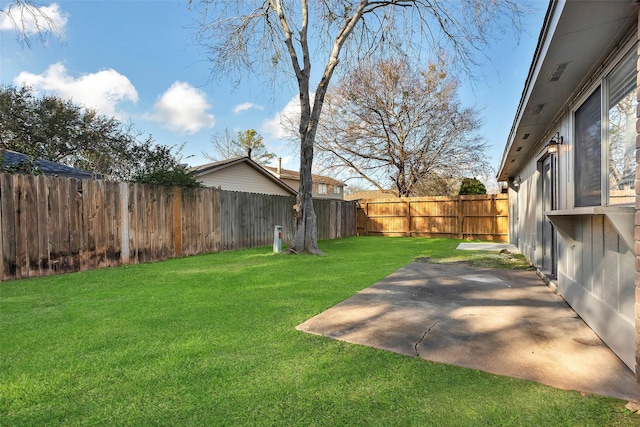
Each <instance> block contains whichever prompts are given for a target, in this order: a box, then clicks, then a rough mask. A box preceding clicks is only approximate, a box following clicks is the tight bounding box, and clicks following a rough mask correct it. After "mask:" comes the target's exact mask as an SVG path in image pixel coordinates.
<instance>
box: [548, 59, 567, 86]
mask: <svg viewBox="0 0 640 427" xmlns="http://www.w3.org/2000/svg"><path fill="white" fill-rule="evenodd" d="M568 65H569V63H568V62H562V63H560V64H558V65H556V68H554V69H553V73H551V77H550V78H549V83H553V82H557V81H558V80H560V77H562V74H563V73H564V71H565V70H566V69H567V66H568Z"/></svg>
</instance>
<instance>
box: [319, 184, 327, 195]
mask: <svg viewBox="0 0 640 427" xmlns="http://www.w3.org/2000/svg"><path fill="white" fill-rule="evenodd" d="M318 194H327V184H318Z"/></svg>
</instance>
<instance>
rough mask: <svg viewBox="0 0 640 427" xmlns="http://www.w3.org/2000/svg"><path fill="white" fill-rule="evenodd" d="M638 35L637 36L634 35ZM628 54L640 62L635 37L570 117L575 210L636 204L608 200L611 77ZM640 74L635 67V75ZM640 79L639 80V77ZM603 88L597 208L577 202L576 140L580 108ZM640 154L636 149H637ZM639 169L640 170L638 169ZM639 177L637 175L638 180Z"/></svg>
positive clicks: (593, 82)
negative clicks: (577, 116)
mask: <svg viewBox="0 0 640 427" xmlns="http://www.w3.org/2000/svg"><path fill="white" fill-rule="evenodd" d="M634 34H635V33H634ZM629 55H635V58H636V61H634V62H635V63H637V61H638V58H639V56H638V42H637V40H636V39H635V38H632V39H631V40H629V41H627V42H626V43H625V44H624V47H623V48H621V49H620V50H619V51H618V52H617V53H616V54H615V56H613V58H612V60H611V61H610V62H609V63H608V64H607V65H606V66H604V67H603V69H602V71H601V72H600V73H599V74H598V75H597V76H596V77H594V78H593V79H592V80H591V84H590V85H589V86H587V87H585V88H584V89H583V91H581V92H582V93H581V95H580V98H578V99H577V100H576V102H575V103H574V104H573V107H572V108H571V114H570V132H571V136H572V138H571V139H572V142H571V144H570V145H571V152H572V153H573V155H572V157H571V167H572V169H573V170H569V171H568V174H569V176H571V179H572V180H573V185H571V186H570V188H571V189H572V193H573V203H572V204H573V206H574V208H580V207H606V206H629V205H632V204H633V203H631V202H628V203H616V204H611V203H610V197H609V195H610V194H609V190H610V189H609V174H610V172H609V167H608V166H609V156H610V146H609V108H610V105H609V76H610V75H611V74H612V73H613V72H614V71H615V70H616V68H617V67H618V66H619V65H622V63H623V62H624V60H625V59H627V57H628V56H629ZM637 74H638V71H637V67H636V75H637ZM636 78H637V77H636ZM598 88H600V126H601V128H600V203H599V204H597V205H586V206H579V205H578V204H577V203H576V198H577V186H578V182H577V159H576V157H577V156H578V155H579V153H578V152H577V149H576V148H577V141H576V112H577V111H578V110H580V108H581V107H582V106H583V105H584V104H585V102H586V101H587V100H588V99H589V98H590V97H591V95H593V94H594V92H596V91H597V90H598ZM637 92H638V85H637V84H636V94H637ZM636 151H637V150H636ZM636 166H637V154H636ZM636 169H637V168H636ZM637 179H638V176H636V180H637Z"/></svg>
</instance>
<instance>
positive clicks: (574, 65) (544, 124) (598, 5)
mask: <svg viewBox="0 0 640 427" xmlns="http://www.w3.org/2000/svg"><path fill="white" fill-rule="evenodd" d="M636 8H637V4H636V2H632V1H597V2H596V1H594V2H589V3H588V5H586V4H585V3H584V2H581V1H557V0H552V1H551V2H550V3H549V8H548V9H547V13H546V16H545V20H544V23H543V26H542V30H541V32H540V37H539V38H538V45H537V47H536V50H535V53H534V56H533V60H532V62H531V67H530V68H529V75H528V76H527V80H526V82H525V86H524V89H523V91H522V97H521V99H520V104H519V106H518V110H517V113H516V116H515V119H514V121H513V125H512V127H511V132H510V134H509V139H508V140H507V144H506V147H505V150H504V154H503V156H502V162H501V164H500V169H499V172H498V180H499V181H507V180H508V179H509V178H513V177H514V175H515V174H517V173H518V172H519V171H520V169H521V168H522V167H523V165H525V164H526V162H527V160H528V159H529V158H531V156H532V155H535V153H532V150H533V149H534V148H535V147H536V145H537V144H538V143H539V142H540V140H541V139H542V138H544V137H545V136H546V135H547V134H548V133H549V132H550V130H551V128H552V127H553V125H554V123H555V122H556V120H557V119H558V118H559V117H560V115H561V114H563V112H564V111H565V110H566V108H567V105H568V102H570V101H571V100H572V99H573V98H575V97H576V96H578V95H579V93H577V92H576V90H579V89H580V88H581V87H582V86H583V83H586V81H587V79H589V77H590V75H591V73H592V72H594V69H593V66H594V64H601V63H602V62H603V61H604V59H605V58H607V57H608V56H609V55H610V54H611V53H612V52H613V51H614V50H615V49H616V46H617V45H618V43H619V42H620V41H621V40H622V39H623V38H624V37H625V35H626V34H628V33H629V31H630V30H631V29H632V28H633V26H634V24H635V23H636V22H637V19H638V14H637V12H636Z"/></svg>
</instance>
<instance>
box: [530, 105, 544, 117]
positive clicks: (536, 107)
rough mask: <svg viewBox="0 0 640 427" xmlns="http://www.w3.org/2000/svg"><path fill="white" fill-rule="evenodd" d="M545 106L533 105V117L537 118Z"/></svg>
mask: <svg viewBox="0 0 640 427" xmlns="http://www.w3.org/2000/svg"><path fill="white" fill-rule="evenodd" d="M544 106H545V104H538V105H534V106H533V115H534V116H537V115H538V114H540V113H541V112H542V109H543V108H544Z"/></svg>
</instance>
